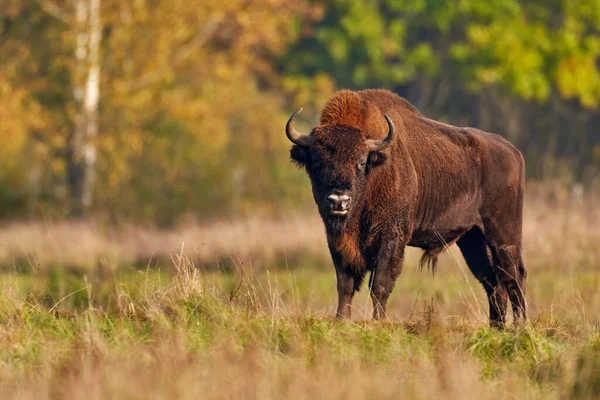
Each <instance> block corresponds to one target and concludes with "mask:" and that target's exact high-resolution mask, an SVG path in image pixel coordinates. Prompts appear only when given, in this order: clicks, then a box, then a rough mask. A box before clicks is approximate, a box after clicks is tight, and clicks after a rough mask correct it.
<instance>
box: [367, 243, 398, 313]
mask: <svg viewBox="0 0 600 400" xmlns="http://www.w3.org/2000/svg"><path fill="white" fill-rule="evenodd" d="M403 261H404V245H398V244H397V243H396V242H395V241H390V242H389V243H387V245H386V246H383V247H382V248H381V250H380V251H379V256H378V257H377V264H376V265H375V266H374V268H373V272H372V273H371V280H370V287H369V289H370V290H371V299H372V300H373V319H381V318H387V314H386V306H387V302H388V299H389V297H390V294H391V293H392V290H393V289H394V285H395V284H396V279H398V276H400V273H401V272H402V263H403Z"/></svg>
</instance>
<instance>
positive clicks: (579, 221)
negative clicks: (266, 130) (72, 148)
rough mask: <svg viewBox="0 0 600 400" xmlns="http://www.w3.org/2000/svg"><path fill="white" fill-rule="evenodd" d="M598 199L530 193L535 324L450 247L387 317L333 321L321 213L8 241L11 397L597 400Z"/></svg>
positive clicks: (48, 228)
mask: <svg viewBox="0 0 600 400" xmlns="http://www.w3.org/2000/svg"><path fill="white" fill-rule="evenodd" d="M599 226H600V199H598V198H597V197H594V196H593V195H587V194H586V195H581V194H579V193H578V192H571V191H566V190H562V189H560V188H556V189H553V190H547V189H544V190H542V189H540V188H536V187H533V186H532V187H530V190H529V196H528V200H527V204H526V214H525V231H524V259H525V264H526V266H527V268H528V270H529V278H528V288H527V300H528V305H529V310H530V311H529V313H530V321H529V322H528V323H527V324H526V325H525V326H524V327H522V328H519V329H517V328H512V327H509V328H508V329H507V330H505V331H497V330H493V329H489V328H488V327H487V315H486V313H487V304H486V301H485V296H484V293H483V290H482V288H481V287H480V286H479V284H478V283H477V282H476V281H475V279H474V278H473V277H472V275H471V273H470V272H469V270H468V268H467V267H466V265H465V264H464V262H463V260H462V257H461V256H460V252H459V251H458V250H457V249H456V248H451V249H450V250H449V251H448V252H447V253H446V254H445V255H444V256H443V258H442V260H441V261H440V264H439V267H438V273H437V274H436V275H435V276H432V275H431V274H430V273H429V272H427V271H419V270H418V268H417V264H418V257H419V256H420V253H419V252H418V251H416V250H411V251H410V252H409V254H408V259H407V262H406V265H405V268H404V272H403V274H402V276H401V277H400V279H399V281H398V283H397V285H396V289H395V290H394V293H393V296H392V298H391V300H390V306H389V316H390V318H389V321H384V322H373V321H371V320H370V314H371V303H370V300H369V295H368V293H367V289H366V288H364V289H363V290H362V291H361V292H360V293H359V295H358V296H357V298H356V299H355V302H354V305H355V309H354V311H353V321H351V322H344V321H337V320H335V319H333V318H332V317H331V316H332V315H333V312H334V308H335V301H336V298H337V296H336V292H335V275H334V273H333V268H332V267H331V262H330V260H329V256H328V254H327V251H326V246H325V240H324V235H323V232H322V227H321V223H320V221H319V219H318V217H317V216H315V215H314V214H310V213H308V214H297V215H294V216H285V218H284V217H281V218H272V217H271V218H269V219H263V218H259V217H252V218H239V219H236V220H235V221H221V222H214V223H212V224H203V225H199V224H189V225H187V226H179V227H177V228H174V229H172V230H169V231H160V230H157V229H150V228H140V227H131V226H121V227H118V228H110V227H107V226H102V225H100V224H84V223H80V224H77V223H58V222H35V223H33V222H32V223H19V224H16V223H15V224H11V225H5V226H3V227H2V228H1V229H0V266H1V267H2V270H1V271H2V284H1V285H2V286H1V287H2V289H1V290H2V296H1V298H0V397H1V398H35V399H43V398H83V397H85V398H94V399H96V398H97V399H104V398H140V399H141V398H144V399H146V398H182V399H185V398H232V399H233V398H261V399H262V398H288V399H296V398H306V399H308V398H345V399H347V398H352V399H354V398H417V399H420V398H423V399H425V398H452V399H461V398H465V399H471V398H482V399H486V398H493V399H500V398H519V399H522V398H525V399H538V398H539V399H549V398H556V399H558V398H561V399H562V398H598V396H600V325H599V323H600V318H599V317H598V312H597V310H599V309H600V274H598V271H599V270H600V229H599V228H598V227H599Z"/></svg>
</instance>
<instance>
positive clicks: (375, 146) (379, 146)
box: [367, 115, 396, 151]
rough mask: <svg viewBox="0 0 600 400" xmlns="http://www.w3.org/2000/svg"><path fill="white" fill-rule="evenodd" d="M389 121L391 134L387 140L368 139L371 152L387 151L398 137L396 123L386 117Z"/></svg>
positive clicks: (389, 133)
mask: <svg viewBox="0 0 600 400" xmlns="http://www.w3.org/2000/svg"><path fill="white" fill-rule="evenodd" d="M384 116H385V119H386V120H387V123H388V127H389V132H388V134H387V136H386V137H385V139H367V146H368V147H369V151H381V150H383V149H386V148H387V147H388V146H389V145H390V144H392V142H393V141H394V138H395V137H396V128H395V127H394V123H393V122H392V120H391V119H390V117H388V116H387V115H384Z"/></svg>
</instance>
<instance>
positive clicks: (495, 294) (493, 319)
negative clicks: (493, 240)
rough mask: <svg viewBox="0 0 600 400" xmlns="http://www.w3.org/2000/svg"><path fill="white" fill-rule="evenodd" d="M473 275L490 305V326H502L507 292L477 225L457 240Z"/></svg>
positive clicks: (504, 320) (504, 318) (504, 317)
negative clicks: (497, 274)
mask: <svg viewBox="0 0 600 400" xmlns="http://www.w3.org/2000/svg"><path fill="white" fill-rule="evenodd" d="M457 245H458V248H459V249H460V251H461V253H462V255H463V257H464V258H465V261H466V262H467V265H468V266H469V269H470V270H471V272H473V275H475V277H476V278H477V280H478V281H479V282H481V284H482V285H483V288H484V289H485V292H486V293H487V296H488V302H489V307H490V326H492V327H498V328H502V327H504V324H505V322H506V305H507V302H508V294H507V292H506V289H505V287H504V286H503V285H502V284H501V282H500V281H499V280H498V277H497V276H496V273H495V272H494V270H495V268H494V262H493V258H492V254H491V250H490V248H489V246H488V245H487V242H486V240H485V237H484V235H483V233H482V232H481V230H480V229H479V228H477V227H475V228H472V229H471V230H469V231H468V232H467V233H465V234H464V235H463V236H462V237H461V238H460V239H459V240H458V242H457Z"/></svg>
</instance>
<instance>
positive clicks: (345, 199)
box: [327, 193, 350, 212]
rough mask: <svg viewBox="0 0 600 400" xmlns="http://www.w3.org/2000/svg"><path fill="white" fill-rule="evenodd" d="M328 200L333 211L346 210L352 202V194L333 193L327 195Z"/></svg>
mask: <svg viewBox="0 0 600 400" xmlns="http://www.w3.org/2000/svg"><path fill="white" fill-rule="evenodd" d="M327 200H328V201H329V207H330V208H331V211H333V212H346V211H347V210H348V205H349V204H350V196H348V195H347V194H337V193H332V194H330V195H329V196H328V197H327Z"/></svg>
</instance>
